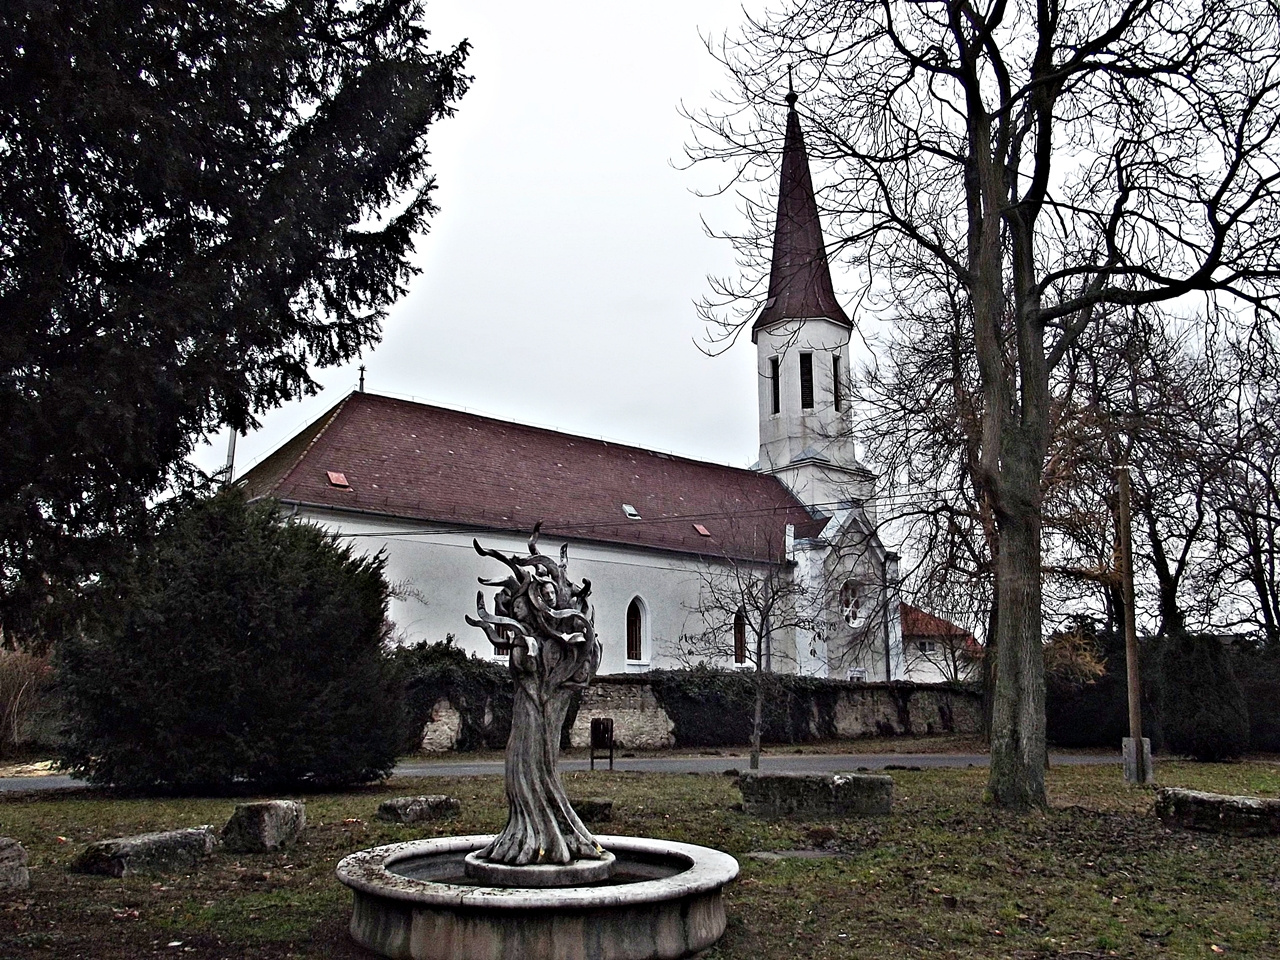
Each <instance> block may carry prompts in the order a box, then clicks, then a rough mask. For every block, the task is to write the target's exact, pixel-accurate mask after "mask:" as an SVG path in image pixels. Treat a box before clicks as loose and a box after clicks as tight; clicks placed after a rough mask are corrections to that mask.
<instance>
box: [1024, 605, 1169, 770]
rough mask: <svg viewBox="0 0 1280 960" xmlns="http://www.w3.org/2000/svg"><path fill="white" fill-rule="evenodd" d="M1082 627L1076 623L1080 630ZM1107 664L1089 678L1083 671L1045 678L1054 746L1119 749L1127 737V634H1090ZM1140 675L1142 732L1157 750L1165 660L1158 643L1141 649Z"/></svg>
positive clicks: (1049, 731)
mask: <svg viewBox="0 0 1280 960" xmlns="http://www.w3.org/2000/svg"><path fill="white" fill-rule="evenodd" d="M1078 628H1079V627H1078V626H1077V629H1078ZM1092 639H1093V642H1094V644H1095V645H1096V650H1097V653H1098V655H1099V657H1100V658H1101V660H1102V665H1103V667H1104V668H1105V670H1104V672H1103V674H1102V675H1101V676H1099V677H1097V678H1096V679H1090V678H1089V677H1088V676H1086V675H1081V674H1079V673H1077V674H1075V675H1072V674H1070V673H1062V672H1058V673H1053V672H1051V673H1049V674H1047V675H1046V677H1045V725H1046V735H1047V737H1048V740H1049V742H1050V743H1051V744H1053V745H1054V746H1058V747H1102V748H1105V749H1109V750H1116V749H1119V747H1120V741H1121V740H1123V739H1124V738H1125V737H1127V736H1129V681H1128V676H1127V674H1126V670H1125V651H1124V637H1123V636H1122V635H1120V634H1117V633H1110V632H1100V633H1092ZM1138 666H1139V672H1140V676H1141V677H1142V733H1143V736H1145V737H1147V738H1149V739H1150V740H1151V746H1152V749H1153V750H1158V749H1160V747H1161V732H1160V731H1161V724H1160V710H1159V704H1160V689H1161V686H1162V684H1161V677H1160V669H1161V660H1160V657H1159V655H1158V648H1157V647H1156V645H1155V642H1154V641H1151V640H1147V641H1144V642H1143V643H1142V644H1141V646H1140V648H1139V664H1138Z"/></svg>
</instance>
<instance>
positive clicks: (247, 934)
mask: <svg viewBox="0 0 1280 960" xmlns="http://www.w3.org/2000/svg"><path fill="white" fill-rule="evenodd" d="M1157 774H1158V776H1159V779H1160V782H1161V784H1163V785H1180V786H1189V787H1195V788H1198V789H1205V790H1214V791H1218V792H1224V793H1252V794H1255V795H1262V796H1277V795H1280V763H1277V762H1275V761H1253V762H1247V763H1240V764H1232V765H1217V766H1210V765H1201V764H1189V763H1174V762H1163V763H1160V764H1159V766H1158V767H1157ZM893 777H894V782H895V798H894V810H893V813H892V815H890V816H888V817H882V818H874V819H858V820H836V821H824V822H812V823H791V822H785V823H784V822H764V821H758V820H753V819H751V818H749V817H747V816H745V815H744V814H742V813H741V812H738V811H737V810H736V809H735V805H736V804H737V803H738V802H739V800H740V797H739V795H738V792H737V790H736V788H735V786H734V781H733V780H732V778H730V777H725V776H713V775H703V776H698V775H691V774H679V775H676V774H673V775H662V774H637V773H602V772H597V773H594V774H589V773H582V774H570V775H568V776H566V778H565V779H566V783H567V785H568V789H569V793H570V795H571V796H610V797H613V798H614V804H615V805H614V821H613V822H612V823H611V824H609V825H607V827H604V828H601V830H600V832H602V833H620V834H635V835H645V836H654V837H666V838H669V839H673V840H684V841H689V842H693V843H701V844H706V845H708V846H714V847H718V848H720V849H722V850H726V851H728V852H729V853H732V854H734V855H735V856H737V857H738V858H739V860H740V862H741V864H742V874H741V876H740V878H739V879H738V880H737V882H736V883H734V884H733V885H731V886H730V887H729V889H728V890H727V893H726V898H727V906H728V911H729V928H728V931H727V932H726V934H725V936H724V939H723V940H721V941H720V943H719V944H718V945H717V946H716V947H715V948H713V949H712V950H711V951H710V952H708V953H707V954H706V955H705V956H706V957H708V958H715V960H766V958H774V957H779V958H785V957H814V958H837V957H839V958H845V957H847V958H855V957H857V958H867V957H886V958H887V957H895V958H896V957H930V958H938V957H947V958H994V957H1016V958H1041V957H1064V958H1065V957H1072V958H1087V957H1108V956H1119V957H1162V958H1163V957H1214V956H1228V957H1232V956H1235V957H1258V958H1263V957H1265V958H1274V957H1280V838H1267V839H1260V840H1259V839H1255V840H1240V839H1231V838H1225V837H1217V836H1210V835H1206V834H1196V833H1189V832H1183V831H1170V830H1166V829H1165V828H1164V827H1163V826H1162V825H1161V824H1160V823H1159V822H1158V821H1157V820H1156V819H1155V818H1154V816H1153V815H1152V814H1151V806H1152V799H1153V795H1152V793H1151V792H1150V791H1146V790H1134V789H1129V788H1126V787H1125V786H1124V785H1123V784H1122V783H1121V782H1120V770H1119V767H1118V766H1110V767H1066V766H1063V767H1058V768H1055V769H1054V770H1052V771H1050V793H1051V803H1052V807H1051V809H1050V810H1049V811H1048V812H1047V813H1043V814H1036V815H1033V816H1029V817H1016V816H1010V815H1007V814H1003V813H1000V812H998V811H995V810H991V809H989V808H987V807H985V806H983V804H982V802H981V797H982V789H983V786H984V784H985V780H986V772H985V771H984V770H981V769H959V770H922V771H918V772H917V771H895V772H894V773H893ZM410 793H448V794H452V795H453V796H456V797H458V798H460V799H461V800H462V803H463V811H462V815H461V816H459V817H457V818H455V819H453V820H450V821H444V822H442V823H441V824H440V825H438V826H434V827H429V828H427V829H423V828H422V827H396V826H391V825H388V824H383V823H381V822H379V821H377V820H375V819H374V818H373V812H374V810H375V809H376V807H377V804H378V801H379V800H381V799H383V798H386V797H390V796H397V795H403V794H410ZM302 799H305V800H306V802H307V819H308V830H307V833H306V837H305V841H304V842H303V843H302V844H301V845H300V846H298V847H296V848H294V849H293V850H290V851H288V852H286V853H283V854H272V855H260V856H233V855H229V854H221V853H218V854H215V855H214V856H212V857H211V858H209V859H208V860H207V861H205V863H204V864H203V865H202V866H201V867H200V868H199V869H198V870H197V871H196V872H194V873H192V874H190V875H185V876H164V877H160V876H145V877H144V876H136V877H127V878H124V879H121V880H115V879H110V878H106V877H85V876H79V875H76V874H71V873H68V872H67V871H66V865H67V863H68V862H69V861H70V860H71V858H72V857H73V856H74V855H75V854H76V853H77V852H78V851H79V850H80V849H81V848H83V846H84V845H85V844H86V843H88V842H90V841H92V840H98V839H102V838H105V837H114V836H121V835H125V834H132V833H141V832H143V831H147V830H159V829H170V828H174V827H183V826H195V825H198V824H202V823H213V824H218V825H221V824H222V823H223V822H224V821H225V820H226V818H227V816H228V815H229V814H230V812H231V807H232V803H233V801H230V800H223V799H183V800H122V799H115V798H113V797H110V796H107V795H103V794H97V793H90V792H79V793H68V794H61V795H47V794H46V795H43V796H41V795H35V796H18V797H12V796H10V797H3V796H0V835H3V836H11V837H16V838H17V839H18V840H20V841H21V842H22V843H23V844H24V845H25V846H26V848H27V850H28V851H29V852H30V854H31V868H32V870H31V873H32V887H31V889H30V890H29V891H26V892H24V893H22V894H20V895H18V896H14V897H9V898H8V899H5V898H3V897H2V896H0V957H3V958H5V960H10V958H13V960H16V958H34V957H57V958H72V957H86V958H89V957H92V958H107V960H117V958H118V960H124V958H133V957H144V956H155V955H166V956H171V957H174V958H187V957H192V958H210V960H212V958H233V957H234V958H248V957H255V958H257V957H262V958H283V957H308V958H355V957H368V956H369V955H368V954H366V953H364V952H363V951H361V950H359V949H357V948H356V947H354V946H353V945H352V944H350V943H349V941H348V940H347V935H346V923H347V920H348V919H349V911H350V898H349V895H348V893H347V891H346V889H345V888H344V887H342V886H341V885H340V884H339V883H338V882H337V881H336V880H335V879H334V877H333V868H334V865H335V864H336V863H337V861H338V860H339V859H340V858H341V857H342V856H344V855H345V854H347V853H350V852H351V851H354V850H358V849H361V848H363V847H369V846H373V845H375V844H381V843H390V842H393V841H397V840H407V839H412V838H415V837H419V836H439V835H447V834H455V833H456V834H464V833H484V832H493V831H495V830H497V829H498V828H500V827H501V825H502V822H503V820H504V819H505V815H506V809H505V802H504V800H503V793H502V782H501V778H500V777H458V778H427V779H413V780H409V779H401V780H393V781H391V782H389V783H387V784H384V785H381V786H379V787H377V788H372V789H368V790H361V791H353V792H349V793H343V794H330V795H314V796H307V797H304V798H302ZM814 847H816V848H821V849H825V850H828V851H830V852H832V853H835V854H838V856H834V857H831V858H828V859H783V860H771V861H763V860H756V859H752V858H750V857H748V856H747V854H749V853H750V852H752V851H762V850H763V851H779V850H793V849H802V848H814Z"/></svg>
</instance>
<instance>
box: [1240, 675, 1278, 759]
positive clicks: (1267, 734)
mask: <svg viewBox="0 0 1280 960" xmlns="http://www.w3.org/2000/svg"><path fill="white" fill-rule="evenodd" d="M1231 660H1232V669H1233V670H1234V672H1235V675H1236V678H1237V679H1238V680H1239V681H1240V689H1241V690H1242V691H1243V693H1244V702H1245V709H1246V710H1247V711H1248V714H1249V748H1250V749H1251V750H1259V751H1264V750H1265V751H1267V752H1268V753H1280V653H1277V652H1276V651H1274V650H1260V651H1252V650H1250V651H1240V652H1237V653H1234V654H1233V655H1232V658H1231Z"/></svg>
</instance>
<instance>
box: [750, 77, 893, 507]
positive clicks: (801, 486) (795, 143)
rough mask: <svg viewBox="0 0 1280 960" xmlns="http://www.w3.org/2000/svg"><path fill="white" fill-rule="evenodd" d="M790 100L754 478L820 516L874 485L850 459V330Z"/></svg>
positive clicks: (761, 364) (763, 333)
mask: <svg viewBox="0 0 1280 960" xmlns="http://www.w3.org/2000/svg"><path fill="white" fill-rule="evenodd" d="M788 86H789V85H788ZM796 99H797V98H796V95H795V93H794V92H790V91H788V93H787V138H786V143H785V145H784V148H783V154H782V180H781V183H780V184H779V185H778V221H777V224H776V225H775V227H774V233H773V264H772V270H771V271H770V274H769V299H768V300H767V301H766V302H765V305H764V309H763V310H761V311H760V316H759V317H757V318H756V322H755V324H754V325H753V326H752V328H751V339H752V341H753V342H754V343H755V345H756V362H757V369H758V371H759V384H760V469H761V470H763V471H765V472H766V473H772V474H774V475H775V476H776V477H778V478H779V479H780V480H782V482H783V483H785V484H786V485H787V486H788V487H790V488H791V490H792V492H794V493H795V494H796V496H798V497H799V498H800V500H801V501H802V502H804V503H806V504H809V505H810V506H813V507H815V508H817V507H818V505H819V504H828V505H830V504H832V503H837V502H844V501H854V500H857V501H863V500H866V499H867V497H869V496H870V493H871V483H872V481H873V480H874V477H872V475H871V473H870V472H869V471H868V470H867V469H866V468H865V467H864V466H862V464H860V463H858V460H857V457H856V453H855V450H854V445H853V438H852V433H851V426H852V424H851V422H850V408H849V391H848V385H847V384H848V382H849V335H850V333H851V332H852V330H853V324H852V323H851V322H850V321H849V316H848V314H846V313H845V312H844V310H843V308H841V306H840V303H839V302H838V301H837V300H836V293H835V289H834V288H833V287H832V284H831V268H830V266H829V265H828V264H827V252H826V248H825V246H824V245H823V242H822V224H821V223H820V222H819V220H818V203H817V200H816V199H815V198H814V194H813V179H812V177H811V176H810V174H809V158H808V156H807V155H806V154H805V148H804V135H803V133H802V132H801V130H800V117H799V115H798V114H797V113H796ZM821 509H828V508H821Z"/></svg>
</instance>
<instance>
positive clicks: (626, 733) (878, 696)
mask: <svg viewBox="0 0 1280 960" xmlns="http://www.w3.org/2000/svg"><path fill="white" fill-rule="evenodd" d="M766 682H768V683H769V684H770V685H771V686H770V688H769V689H768V691H767V693H766V699H765V703H766V708H765V718H764V719H765V730H764V738H765V742H766V743H807V742H812V741H818V740H829V739H833V738H841V739H849V740H853V739H857V738H858V737H871V736H912V735H919V734H929V733H959V734H976V733H978V732H979V730H980V724H981V720H982V708H981V697H980V696H979V694H978V693H977V692H976V691H973V690H970V689H967V688H965V687H959V686H954V685H950V684H923V683H921V684H914V683H850V682H845V681H841V680H819V679H816V678H813V677H793V676H788V675H777V674H775V675H772V676H770V677H769V678H767V681H766ZM754 705H755V687H754V676H753V675H752V674H728V673H719V672H704V673H699V672H698V671H669V672H658V673H654V674H651V675H649V674H623V675H618V676H604V677H596V678H595V680H594V681H592V683H591V686H590V687H588V688H587V690H586V691H585V692H584V693H583V694H582V697H581V699H580V700H579V702H578V705H577V710H576V712H572V713H571V717H572V724H571V726H570V727H569V730H568V741H567V742H568V744H569V745H570V746H574V747H586V746H588V745H590V743H591V721H592V720H593V719H594V718H596V717H612V718H613V736H614V742H615V743H616V744H617V746H619V747H622V748H624V749H628V750H661V749H663V748H666V747H704V746H746V745H747V744H748V743H749V742H750V738H751V720H752V713H753V710H754ZM486 720H487V718H486ZM460 729H461V723H460V722H459V718H458V714H457V711H455V710H454V709H453V707H452V705H451V704H450V703H449V701H448V700H447V699H440V700H437V701H436V702H435V703H434V705H433V707H432V710H431V721H430V722H428V723H427V724H426V727H425V728H424V730H423V736H422V741H421V743H422V749H423V750H425V751H427V752H438V751H445V750H451V749H456V747H457V744H458V740H459V731H460Z"/></svg>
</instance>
